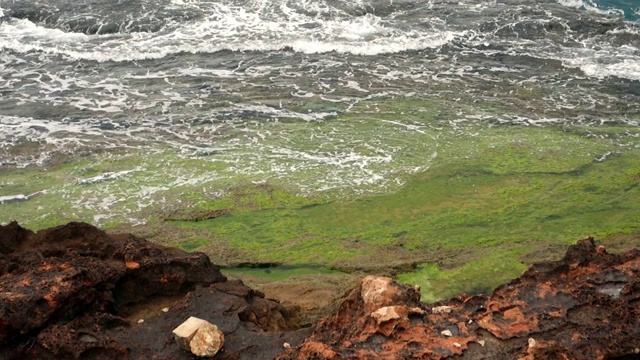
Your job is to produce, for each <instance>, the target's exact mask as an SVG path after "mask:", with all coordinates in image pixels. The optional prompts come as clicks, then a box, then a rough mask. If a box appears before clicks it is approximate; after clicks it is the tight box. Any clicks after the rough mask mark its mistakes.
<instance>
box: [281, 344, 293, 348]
mask: <svg viewBox="0 0 640 360" xmlns="http://www.w3.org/2000/svg"><path fill="white" fill-rule="evenodd" d="M282 347H283V348H285V349H288V348H290V347H291V344H289V343H284V344H282Z"/></svg>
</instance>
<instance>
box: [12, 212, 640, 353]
mask: <svg viewBox="0 0 640 360" xmlns="http://www.w3.org/2000/svg"><path fill="white" fill-rule="evenodd" d="M291 309H292V308H285V307H283V306H282V305H281V304H279V303H278V302H276V301H273V300H269V299H266V298H265V296H264V294H262V293H261V292H259V291H256V290H253V289H251V288H249V287H247V286H246V285H244V284H243V283H242V282H241V281H239V280H227V279H226V278H225V277H224V276H223V275H222V274H221V273H220V272H219V269H218V268H217V267H216V266H215V265H213V264H212V263H211V262H210V261H209V258H208V257H207V256H206V255H204V254H202V253H186V252H184V251H182V250H179V249H174V248H168V247H163V246H160V245H157V244H153V243H150V242H148V241H146V240H143V239H140V238H137V237H135V236H133V235H109V234H106V233H105V232H103V231H101V230H99V229H97V228H95V227H92V226H90V225H87V224H83V223H70V224H68V225H65V226H60V227H56V228H51V229H47V230H43V231H40V232H38V233H33V232H31V231H29V230H26V229H23V228H22V227H20V226H19V225H18V224H16V223H11V224H9V225H7V226H0V358H1V359H193V358H195V355H193V354H191V353H190V352H189V351H185V350H184V349H180V347H179V346H178V344H177V343H176V340H175V339H174V336H173V334H172V331H173V330H174V329H175V328H176V327H177V326H179V325H180V324H182V323H183V322H184V321H185V320H186V319H188V318H189V317H191V316H193V317H196V318H199V319H202V320H205V321H207V322H209V323H211V324H214V325H215V326H216V327H217V328H218V329H219V330H220V331H221V333H220V334H219V335H220V339H222V337H223V338H224V346H223V347H222V349H220V351H219V352H217V353H216V354H215V356H214V358H216V359H258V360H259V359H273V358H277V359H281V360H284V359H409V358H420V359H448V358H456V359H497V360H500V359H520V360H533V359H603V360H604V359H636V358H640V251H639V250H637V249H636V250H631V251H628V252H626V253H623V254H609V253H607V251H606V250H605V249H604V247H602V246H596V245H595V243H594V241H593V239H591V238H589V239H585V240H581V241H579V242H578V243H577V244H576V245H574V246H571V247H570V248H569V250H568V251H567V253H566V255H565V256H564V258H563V259H562V260H560V261H547V262H542V263H538V264H536V265H534V266H532V267H531V268H530V269H529V270H527V271H526V272H525V273H524V274H523V275H522V276H521V277H520V278H518V279H515V280H513V281H511V282H509V283H506V284H504V285H502V286H500V287H498V288H497V289H496V290H495V291H494V293H493V294H492V295H491V296H485V295H476V296H466V295H461V296H458V297H454V298H452V299H449V300H446V301H441V302H438V303H435V304H425V303H422V302H420V289H419V288H417V287H412V286H407V285H402V284H399V283H396V282H394V281H393V280H392V279H390V278H386V277H376V276H367V277H365V278H364V279H363V280H362V281H361V282H360V283H359V285H358V286H357V287H356V288H355V289H354V290H353V291H351V292H350V293H349V294H348V295H347V296H346V297H345V298H344V300H343V301H342V303H341V304H340V306H338V308H337V309H336V310H335V312H334V313H333V314H331V315H330V316H328V317H326V318H324V319H323V320H321V321H320V322H319V323H318V324H317V325H316V326H315V327H314V328H313V329H303V330H296V329H297V327H298V326H297V325H298V323H297V321H298V319H299V314H297V313H295V310H291ZM311 331H313V332H311ZM211 353H213V351H212V352H211Z"/></svg>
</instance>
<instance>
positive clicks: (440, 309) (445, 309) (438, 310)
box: [431, 306, 453, 314]
mask: <svg viewBox="0 0 640 360" xmlns="http://www.w3.org/2000/svg"><path fill="white" fill-rule="evenodd" d="M451 311H453V309H451V306H436V307H433V308H431V312H432V313H434V314H449V313H451Z"/></svg>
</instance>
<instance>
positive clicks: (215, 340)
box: [189, 322, 224, 357]
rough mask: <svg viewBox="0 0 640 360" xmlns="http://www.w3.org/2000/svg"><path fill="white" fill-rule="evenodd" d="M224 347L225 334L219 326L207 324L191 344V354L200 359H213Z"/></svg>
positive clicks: (200, 329)
mask: <svg viewBox="0 0 640 360" xmlns="http://www.w3.org/2000/svg"><path fill="white" fill-rule="evenodd" d="M223 345H224V333H223V332H222V331H220V330H219V329H218V327H217V326H215V325H213V324H211V323H209V322H205V323H204V324H202V326H201V327H200V328H199V329H198V331H196V334H195V335H194V337H193V339H191V341H190V342H189V348H190V350H191V353H192V354H194V355H196V356H200V357H213V356H214V355H215V354H217V353H218V351H220V349H221V348H222V346H223Z"/></svg>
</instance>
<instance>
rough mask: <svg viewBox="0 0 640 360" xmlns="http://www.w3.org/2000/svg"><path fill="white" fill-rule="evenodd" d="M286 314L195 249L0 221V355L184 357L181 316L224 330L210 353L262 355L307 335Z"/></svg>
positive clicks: (86, 229) (76, 227)
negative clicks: (219, 345) (178, 338)
mask: <svg viewBox="0 0 640 360" xmlns="http://www.w3.org/2000/svg"><path fill="white" fill-rule="evenodd" d="M167 308H168V310H167ZM290 315H295V314H289V313H288V311H287V309H285V308H284V307H282V306H281V305H280V304H279V303H277V302H275V301H272V300H268V299H264V295H263V294H262V293H260V292H257V291H254V290H252V289H250V288H248V287H247V286H245V285H244V284H243V283H242V282H240V281H227V279H226V278H225V277H224V276H223V275H222V274H221V273H220V271H219V269H218V268H217V267H216V266H215V265H213V264H211V262H210V261H209V258H208V257H207V256H206V255H204V254H202V253H187V252H184V251H182V250H179V249H174V248H168V247H164V246H160V245H157V244H153V243H150V242H148V241H146V240H143V239H140V238H136V237H134V236H132V235H108V234H106V233H105V232H103V231H101V230H99V229H97V228H95V227H92V226H90V225H87V224H83V223H70V224H68V225H64V226H60V227H56V228H51V229H47V230H43V231H40V232H38V233H33V232H31V231H29V230H25V229H23V228H22V227H20V226H19V225H18V224H16V223H11V224H9V225H7V226H0V358H2V359H74V358H75V359H78V358H81V359H127V358H129V359H191V358H193V355H192V354H191V353H189V352H186V351H184V350H181V349H180V348H179V347H178V346H177V345H176V342H175V340H174V338H173V335H172V333H171V331H172V330H173V329H174V328H175V327H177V326H178V325H180V324H181V323H182V322H183V321H184V320H185V319H187V318H189V317H190V316H196V317H199V318H201V319H204V320H207V321H209V322H210V323H212V324H216V325H217V326H218V327H219V328H220V330H221V331H222V332H223V333H224V336H225V340H226V341H225V346H224V348H223V349H221V350H220V352H219V353H218V354H217V355H216V358H221V359H225V358H227V359H271V358H273V357H275V356H276V355H277V354H278V353H279V352H281V350H282V344H283V343H285V342H287V343H290V344H292V345H297V344H299V343H300V341H301V340H302V339H303V338H304V337H305V335H307V334H308V331H305V330H301V331H291V330H293V329H294V328H295V324H293V322H292V321H291V319H292V318H293V317H292V316H290ZM267 331H269V332H267Z"/></svg>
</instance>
